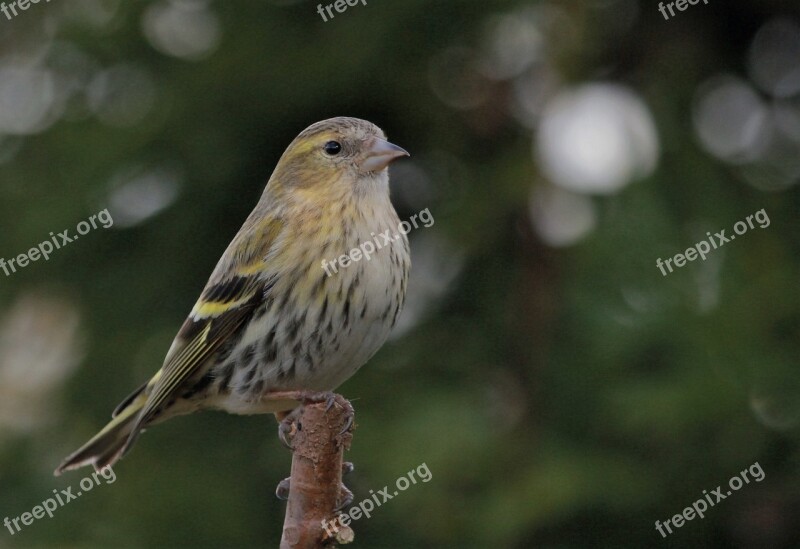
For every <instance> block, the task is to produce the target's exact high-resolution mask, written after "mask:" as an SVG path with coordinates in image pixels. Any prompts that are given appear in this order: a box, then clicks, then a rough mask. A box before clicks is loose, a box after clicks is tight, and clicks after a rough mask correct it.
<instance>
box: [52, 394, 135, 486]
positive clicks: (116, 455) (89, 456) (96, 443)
mask: <svg viewBox="0 0 800 549" xmlns="http://www.w3.org/2000/svg"><path fill="white" fill-rule="evenodd" d="M132 396H134V395H132ZM145 402H147V395H146V394H144V392H143V391H140V392H139V394H138V395H135V398H132V399H131V400H130V401H129V402H128V403H127V406H125V407H124V408H122V409H121V410H119V411H118V412H117V413H115V414H114V416H113V419H112V420H111V421H110V422H109V423H108V425H106V426H105V427H103V430H102V431H100V432H99V433H97V434H96V435H95V436H94V437H92V439H91V440H89V442H87V443H86V444H84V445H83V446H81V447H80V448H79V449H78V450H76V451H75V452H74V453H72V454H71V455H70V456H69V457H67V458H66V459H65V460H64V461H63V462H62V463H61V465H59V466H58V469H56V470H55V473H54V474H55V475H56V476H59V475H60V474H61V473H63V472H64V471H70V470H72V469H78V468H79V467H83V466H85V465H90V464H91V465H93V466H94V468H95V470H98V471H99V470H100V469H102V468H103V467H108V466H111V465H114V464H115V463H116V462H117V460H119V459H120V458H121V457H122V456H123V455H124V454H125V444H126V442H128V439H129V437H130V436H131V432H132V431H133V428H134V426H135V425H136V419H137V418H138V417H139V412H140V411H141V410H142V408H143V407H144V404H145Z"/></svg>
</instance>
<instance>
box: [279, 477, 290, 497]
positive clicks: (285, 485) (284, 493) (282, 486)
mask: <svg viewBox="0 0 800 549" xmlns="http://www.w3.org/2000/svg"><path fill="white" fill-rule="evenodd" d="M289 480H290V479H288V478H285V479H283V480H282V481H280V482H279V483H278V487H277V488H276V489H275V496H276V497H277V498H278V499H280V500H283V501H286V500H287V499H289Z"/></svg>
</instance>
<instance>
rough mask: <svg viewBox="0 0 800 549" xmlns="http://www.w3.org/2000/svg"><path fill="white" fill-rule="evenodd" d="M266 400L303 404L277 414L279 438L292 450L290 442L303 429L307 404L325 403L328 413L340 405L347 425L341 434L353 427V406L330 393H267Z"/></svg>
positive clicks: (342, 398)
mask: <svg viewBox="0 0 800 549" xmlns="http://www.w3.org/2000/svg"><path fill="white" fill-rule="evenodd" d="M264 398H265V399H268V400H295V401H297V402H299V403H301V405H300V406H298V407H297V408H295V409H294V410H292V411H290V412H278V413H276V414H275V416H276V417H277V419H278V421H279V425H278V438H279V439H280V440H281V442H282V443H283V445H284V446H286V447H287V448H289V449H290V450H291V449H292V445H291V443H290V442H289V440H290V439H291V438H292V437H293V436H294V434H295V433H296V432H297V431H299V430H300V429H302V425H301V424H300V417H301V416H302V415H303V406H305V405H307V404H316V403H318V402H325V403H326V407H325V410H326V411H327V410H330V409H331V408H333V405H334V404H338V405H339V406H340V407H341V408H342V409H343V410H344V411H345V425H344V427H343V428H342V430H341V431H340V432H339V434H340V435H342V434H344V433H346V432H348V431H349V430H350V429H351V428H352V427H353V419H354V417H355V412H354V411H353V406H352V405H351V404H350V402H348V401H347V399H346V398H344V397H343V396H342V395H339V394H336V393H333V392H330V391H325V392H316V391H280V392H274V393H267V394H266V395H264Z"/></svg>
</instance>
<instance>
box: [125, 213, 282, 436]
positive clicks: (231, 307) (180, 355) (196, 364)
mask: <svg viewBox="0 0 800 549" xmlns="http://www.w3.org/2000/svg"><path fill="white" fill-rule="evenodd" d="M254 214H255V212H254ZM253 217H254V216H253V215H251V218H253ZM251 218H248V221H247V222H245V225H244V227H242V230H241V231H240V232H239V234H237V235H236V237H235V238H234V240H233V242H231V244H230V246H228V249H227V250H226V252H225V254H224V255H223V256H222V259H220V261H219V264H218V265H217V268H216V269H215V270H214V273H213V274H212V276H211V279H210V280H209V282H208V284H207V285H206V287H205V289H204V290H203V293H202V295H201V297H200V299H199V300H198V301H197V303H196V304H195V306H194V308H193V309H192V312H191V314H190V315H189V317H188V318H187V319H186V321H185V322H184V323H183V326H182V327H181V330H180V331H179V332H178V335H177V337H176V338H175V341H174V342H173V344H172V347H171V348H170V351H169V353H167V357H166V359H165V360H164V366H163V367H162V368H161V369H160V370H159V371H158V372H157V373H156V375H155V376H153V378H152V379H151V380H150V381H149V382H148V383H147V385H146V387H145V391H146V392H147V393H148V397H147V401H146V403H145V405H144V408H143V409H142V411H141V413H140V414H139V417H138V419H137V421H136V424H135V426H134V428H133V430H132V432H131V435H130V438H129V440H128V444H127V445H126V450H127V448H129V447H130V446H131V445H132V444H133V442H134V440H135V438H136V436H137V435H138V432H139V431H140V430H141V428H142V427H144V426H145V425H146V424H147V422H148V421H149V420H150V419H152V417H153V415H154V414H155V413H156V412H157V411H158V410H159V409H160V408H161V406H163V405H164V404H165V403H167V402H169V400H170V399H171V398H172V397H173V396H174V395H175V394H176V393H177V392H178V390H179V388H180V387H181V385H182V384H183V383H184V382H185V381H186V380H188V379H190V378H192V377H194V376H195V375H196V374H197V373H198V371H199V369H200V368H201V367H202V366H203V365H204V364H206V362H207V360H208V359H209V358H210V357H211V356H212V355H213V354H214V353H215V352H216V351H217V350H219V348H220V346H221V345H222V344H223V343H225V342H226V341H230V340H231V339H232V338H233V337H235V335H236V334H237V333H238V332H239V331H240V330H242V329H243V328H244V327H246V325H247V321H248V320H249V319H250V317H251V316H252V314H253V312H254V311H255V310H256V308H257V307H258V305H260V304H261V303H262V302H263V300H264V297H265V295H266V294H267V292H269V290H270V288H271V287H272V281H271V280H270V278H269V277H268V276H265V260H266V258H267V256H268V254H269V252H270V249H271V247H272V245H273V243H274V241H275V240H276V239H277V237H278V234H279V233H280V224H279V223H276V222H275V221H269V220H264V219H262V220H261V221H256V220H253V219H251Z"/></svg>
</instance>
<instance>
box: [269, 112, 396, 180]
mask: <svg viewBox="0 0 800 549" xmlns="http://www.w3.org/2000/svg"><path fill="white" fill-rule="evenodd" d="M403 156H409V154H408V153H407V152H406V151H405V150H404V149H402V148H400V147H398V146H397V145H394V144H392V143H390V142H389V141H387V140H386V135H385V134H384V133H383V130H381V129H380V128H379V127H378V126H376V125H375V124H372V123H371V122H367V121H366V120H360V119H358V118H347V117H338V118H331V119H328V120H323V121H321V122H317V123H316V124H312V125H311V126H309V127H308V128H306V129H305V130H303V131H302V132H301V133H300V135H298V136H297V137H296V138H295V140H294V141H292V143H291V144H290V145H289V147H287V149H286V152H284V153H283V156H282V157H281V159H280V161H279V162H278V166H277V167H276V168H275V174H274V175H273V180H274V181H275V182H276V183H277V184H279V185H281V186H283V187H289V188H294V189H306V190H313V191H325V190H331V191H333V190H334V189H336V188H338V190H344V189H345V188H347V187H354V188H353V189H352V190H353V191H355V192H359V191H363V190H365V189H359V188H357V187H358V186H359V185H362V186H364V185H370V184H371V183H375V182H383V184H384V186H385V183H386V181H387V179H386V168H387V166H388V165H389V164H390V163H391V162H392V161H393V160H396V159H397V158H400V157H403ZM271 184H272V183H271Z"/></svg>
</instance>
